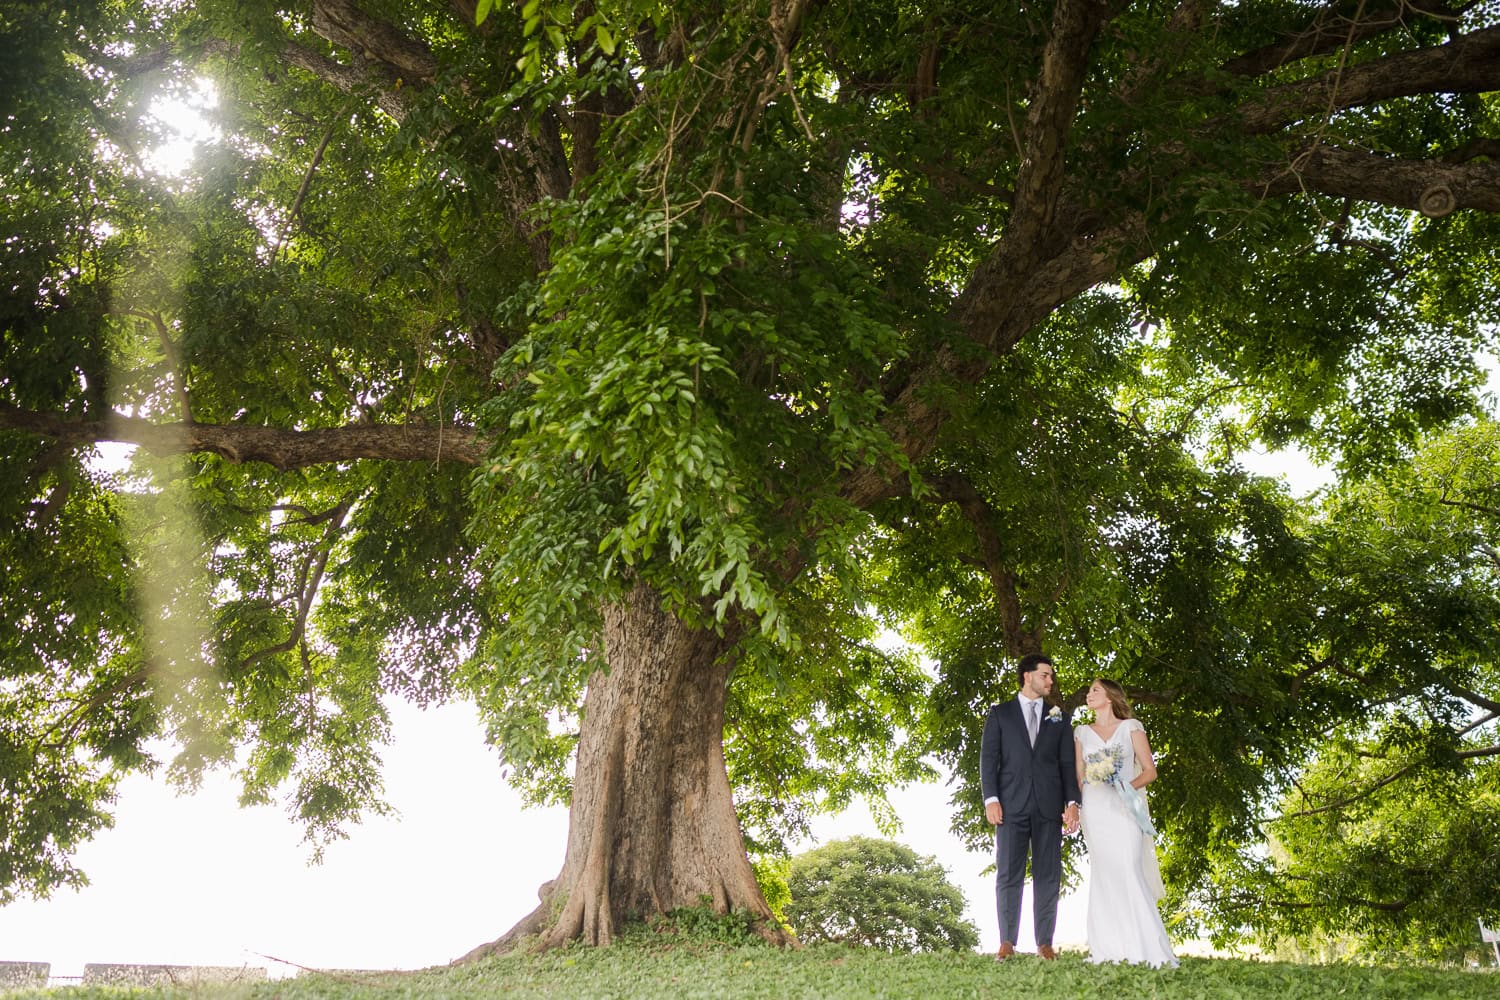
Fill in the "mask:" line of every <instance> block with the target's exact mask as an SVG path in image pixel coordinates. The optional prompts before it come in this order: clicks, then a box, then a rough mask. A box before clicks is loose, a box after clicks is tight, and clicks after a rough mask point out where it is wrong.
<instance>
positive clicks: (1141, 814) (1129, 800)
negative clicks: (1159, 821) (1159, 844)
mask: <svg viewBox="0 0 1500 1000" xmlns="http://www.w3.org/2000/svg"><path fill="white" fill-rule="evenodd" d="M1115 787H1116V788H1118V789H1119V790H1120V798H1121V800H1123V801H1124V803H1125V811H1126V812H1128V813H1130V815H1131V818H1132V819H1134V820H1135V824H1136V826H1139V827H1140V828H1141V832H1142V833H1144V834H1145V835H1146V836H1148V837H1154V836H1156V827H1155V826H1153V825H1152V824H1151V816H1150V815H1149V814H1148V813H1147V812H1146V796H1144V795H1142V794H1141V790H1140V789H1139V788H1136V787H1135V786H1134V785H1132V784H1131V783H1130V782H1128V781H1117V782H1115Z"/></svg>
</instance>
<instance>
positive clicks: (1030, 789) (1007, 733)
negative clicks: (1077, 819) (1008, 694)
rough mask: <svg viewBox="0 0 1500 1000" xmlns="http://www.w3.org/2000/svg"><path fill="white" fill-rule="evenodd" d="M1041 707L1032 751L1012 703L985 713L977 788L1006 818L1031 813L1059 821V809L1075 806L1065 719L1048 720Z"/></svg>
mask: <svg viewBox="0 0 1500 1000" xmlns="http://www.w3.org/2000/svg"><path fill="white" fill-rule="evenodd" d="M1048 711H1050V707H1049V706H1048V705H1047V704H1046V703H1045V702H1044V703H1043V704H1042V721H1041V724H1040V725H1039V726H1038V727H1037V732H1036V746H1032V745H1031V741H1030V739H1029V738H1028V737H1027V735H1026V719H1025V717H1024V716H1023V715H1022V714H1021V702H1020V700H1019V699H1017V698H1012V699H1011V700H1010V701H1007V702H1003V703H1001V704H999V705H995V706H992V707H991V708H990V712H989V715H988V716H986V717H985V720H984V736H983V737H982V738H981V739H980V742H979V766H980V774H979V786H980V788H981V789H982V791H983V793H984V798H985V799H986V800H988V799H991V798H998V799H999V800H1000V808H1001V809H1002V810H1004V812H1005V814H1006V815H1007V816H1009V815H1012V814H1013V813H1032V814H1035V815H1039V816H1042V817H1044V818H1046V819H1050V820H1053V821H1055V822H1061V821H1062V813H1063V807H1064V806H1065V805H1067V803H1069V802H1077V801H1079V799H1080V796H1079V794H1078V772H1077V771H1076V770H1075V768H1074V763H1073V727H1072V725H1070V724H1069V720H1068V716H1067V713H1064V714H1063V715H1062V717H1061V718H1060V719H1057V720H1048V718H1047V712H1048Z"/></svg>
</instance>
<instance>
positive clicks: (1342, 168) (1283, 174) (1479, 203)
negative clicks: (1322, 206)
mask: <svg viewBox="0 0 1500 1000" xmlns="http://www.w3.org/2000/svg"><path fill="white" fill-rule="evenodd" d="M1251 187H1252V189H1253V190H1255V191H1256V192H1257V193H1259V194H1263V195H1266V196H1275V195H1284V194H1295V193H1297V192H1303V191H1308V192H1317V193H1320V194H1326V195H1332V196H1334V197H1339V198H1354V199H1357V200H1359V201H1365V202H1374V203H1376V204H1381V205H1389V206H1391V207H1393V208H1405V209H1410V210H1412V211H1417V212H1421V213H1423V214H1424V215H1427V216H1430V217H1433V218H1437V217H1439V216H1443V215H1447V214H1448V213H1450V212H1453V211H1455V210H1457V209H1461V208H1467V209H1478V210H1480V211H1485V212H1500V163H1491V162H1484V163H1474V162H1471V163H1465V164H1453V163H1447V162H1444V161H1443V160H1407V159H1401V158H1399V157H1393V156H1381V155H1378V154H1375V153H1364V152H1359V151H1356V150H1349V149H1336V148H1332V147H1329V146H1326V145H1318V146H1316V147H1315V148H1313V149H1309V150H1307V151H1306V152H1305V153H1303V154H1302V155H1300V156H1298V157H1297V158H1296V159H1295V160H1294V161H1293V162H1292V163H1291V165H1289V166H1286V167H1282V168H1280V169H1278V170H1276V171H1275V172H1274V173H1271V174H1269V175H1267V176H1266V177H1264V178H1262V179H1261V181H1259V182H1253V183H1252V184H1251Z"/></svg>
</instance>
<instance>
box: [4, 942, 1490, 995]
mask: <svg viewBox="0 0 1500 1000" xmlns="http://www.w3.org/2000/svg"><path fill="white" fill-rule="evenodd" d="M6 996H11V997H20V996H29V997H46V998H49V1000H81V998H100V1000H105V998H123V997H160V998H167V997H192V998H194V1000H221V998H222V1000H229V998H234V1000H239V998H267V1000H269V998H286V1000H302V998H305V1000H314V998H329V1000H346V998H347V1000H354V998H359V1000H364V998H388V997H417V998H426V997H432V998H438V997H456V998H463V997H475V998H478V997H506V998H517V1000H520V998H527V997H549V998H562V997H568V998H573V997H579V998H601V1000H602V998H611V997H615V998H622V1000H623V998H639V1000H680V998H692V997H703V998H708V997H712V998H715V1000H720V998H752V997H754V998H763V997H797V998H819V1000H822V998H827V1000H835V998H838V1000H843V998H884V997H890V998H915V1000H949V998H952V1000H957V998H968V997H984V998H990V1000H1006V998H1011V997H1015V998H1022V997H1025V998H1037V997H1046V998H1052V997H1059V998H1061V997H1107V998H1118V1000H1129V998H1144V997H1161V998H1164V1000H1199V998H1219V997H1223V998H1244V1000H1262V998H1273V1000H1279V998H1291V997H1305V998H1308V1000H1330V998H1334V997H1349V998H1359V1000H1366V998H1374V997H1389V998H1392V1000H1395V998H1401V1000H1435V998H1439V997H1443V998H1450V997H1451V998H1470V997H1473V998H1480V997H1484V998H1490V1000H1495V998H1500V975H1496V974H1494V973H1491V972H1487V971H1464V970H1445V969H1430V968H1420V967H1416V968H1370V967H1360V966H1334V965H1293V964H1288V963H1281V962H1256V961H1245V960H1239V959H1206V958H1188V959H1184V960H1183V963H1182V967H1181V968H1180V969H1175V970H1164V971H1154V970H1150V969H1139V968H1133V967H1123V966H1093V965H1089V964H1088V963H1086V962H1085V961H1084V960H1083V959H1082V958H1081V957H1080V956H1078V955H1073V954H1066V953H1065V954H1064V955H1063V957H1062V958H1060V959H1059V960H1058V961H1056V962H1042V961H1040V960H1039V959H1036V958H1035V957H1032V956H1029V955H1028V956H1018V957H1017V958H1015V959H1013V960H1011V961H1010V962H1007V963H1005V964H1004V965H997V964H996V963H995V962H994V960H993V959H991V958H989V957H988V956H982V955H973V954H958V953H950V954H939V955H888V954H885V953H882V952H872V951H860V950H853V949H849V948H845V947H841V946H819V947H808V948H803V949H801V950H798V951H780V950H775V949H772V948H768V947H765V946H760V945H733V944H718V943H713V942H703V941H668V940H663V939H655V940H653V939H650V938H641V937H639V936H632V938H631V939H630V940H629V941H627V942H626V943H623V944H619V945H616V946H615V947H612V948H569V949H566V950H562V951H554V952H551V953H548V954H545V955H539V956H535V955H512V956H508V957H504V958H499V959H492V960H490V961H486V962H481V963H477V964H474V965H469V966H463V967H460V968H444V969H433V970H428V971H424V972H409V973H384V974H358V973H355V974H346V975H335V974H327V975H303V976H299V977H297V978H295V979H282V980H270V981H267V982H263V983H259V984H255V985H253V986H234V987H227V986H226V987H199V988H197V989H193V990H186V989H176V990H171V989H160V990H147V991H141V990H128V989H121V988H102V987H62V988H57V989H52V990H46V991H30V992H27V993H11V994H6Z"/></svg>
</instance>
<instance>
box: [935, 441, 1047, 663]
mask: <svg viewBox="0 0 1500 1000" xmlns="http://www.w3.org/2000/svg"><path fill="white" fill-rule="evenodd" d="M928 482H929V483H930V484H931V485H932V486H933V487H935V488H936V490H937V492H938V494H939V495H940V496H941V497H942V498H943V499H944V500H946V501H948V502H950V503H953V504H955V505H956V506H957V507H958V509H959V510H960V511H962V512H963V515H964V517H965V518H966V519H967V520H968V522H969V524H970V526H971V527H973V529H974V535H975V537H976V538H977V539H978V541H979V553H980V555H979V564H980V565H981V566H982V567H983V568H984V571H985V574H986V575H987V576H988V577H989V579H990V588H991V589H992V590H993V591H994V594H995V605H996V607H997V608H998V609H999V611H1000V627H1001V631H1002V633H1003V634H1004V636H1005V652H1006V653H1007V654H1008V655H1010V656H1013V657H1016V658H1018V659H1019V658H1020V657H1022V656H1025V655H1026V654H1028V653H1040V652H1041V651H1042V637H1041V634H1040V632H1039V631H1038V630H1036V629H1034V628H1033V629H1028V628H1026V627H1025V621H1024V615H1023V614H1022V611H1021V596H1020V591H1019V584H1018V581H1017V579H1016V574H1015V572H1014V571H1013V570H1012V569H1011V568H1010V565H1009V563H1008V561H1007V560H1006V558H1005V548H1004V543H1003V541H1002V540H1001V537H1000V531H999V529H998V528H996V526H995V522H996V515H995V509H994V508H993V507H991V506H990V504H989V501H988V500H986V499H985V498H984V497H983V496H981V495H980V493H979V491H978V490H977V489H975V488H974V484H973V483H971V482H969V480H968V478H967V477H965V476H964V475H963V473H961V472H958V471H957V470H950V471H948V472H946V473H943V474H942V475H939V476H934V477H931V478H930V479H929V480H928Z"/></svg>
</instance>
